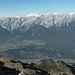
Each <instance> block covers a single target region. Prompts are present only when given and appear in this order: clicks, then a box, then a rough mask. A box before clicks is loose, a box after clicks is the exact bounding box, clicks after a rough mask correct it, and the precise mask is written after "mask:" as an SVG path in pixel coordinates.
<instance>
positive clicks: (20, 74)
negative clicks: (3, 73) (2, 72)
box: [18, 71, 27, 75]
mask: <svg viewBox="0 0 75 75" xmlns="http://www.w3.org/2000/svg"><path fill="white" fill-rule="evenodd" d="M18 75H27V74H26V73H24V72H23V71H22V72H21V73H19V74H18Z"/></svg>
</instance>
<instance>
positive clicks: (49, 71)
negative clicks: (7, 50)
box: [0, 58, 75, 75]
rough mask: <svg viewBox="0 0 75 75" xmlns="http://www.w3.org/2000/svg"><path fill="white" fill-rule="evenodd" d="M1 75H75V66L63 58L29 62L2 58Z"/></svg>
mask: <svg viewBox="0 0 75 75" xmlns="http://www.w3.org/2000/svg"><path fill="white" fill-rule="evenodd" d="M0 75H75V67H74V66H72V65H69V64H66V63H65V62H63V61H61V60H59V61H53V60H51V59H49V60H42V61H40V62H38V63H30V64H29V63H22V62H21V61H17V60H16V59H11V58H0Z"/></svg>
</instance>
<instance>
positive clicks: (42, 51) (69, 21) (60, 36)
mask: <svg viewBox="0 0 75 75" xmlns="http://www.w3.org/2000/svg"><path fill="white" fill-rule="evenodd" d="M17 54H18V55H19V57H18V56H17ZM24 54H26V55H24ZM0 56H1V57H6V56H7V57H17V58H54V59H56V58H64V59H65V58H67V59H74V58H75V14H74V13H70V14H68V15H58V14H51V15H37V14H29V15H28V16H26V17H7V18H0Z"/></svg>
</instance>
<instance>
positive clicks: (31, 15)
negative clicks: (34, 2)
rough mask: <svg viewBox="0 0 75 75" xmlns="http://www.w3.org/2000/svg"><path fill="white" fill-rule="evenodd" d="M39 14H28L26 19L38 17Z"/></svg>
mask: <svg viewBox="0 0 75 75" xmlns="http://www.w3.org/2000/svg"><path fill="white" fill-rule="evenodd" d="M40 15H41V14H37V13H31V14H28V15H27V17H39V16H40Z"/></svg>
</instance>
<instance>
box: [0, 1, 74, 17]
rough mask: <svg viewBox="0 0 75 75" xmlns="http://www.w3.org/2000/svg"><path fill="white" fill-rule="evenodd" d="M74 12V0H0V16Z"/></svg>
mask: <svg viewBox="0 0 75 75" xmlns="http://www.w3.org/2000/svg"><path fill="white" fill-rule="evenodd" d="M56 12H57V13H59V14H67V13H71V12H75V0H0V16H25V15H27V14H30V13H38V14H52V13H56Z"/></svg>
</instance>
